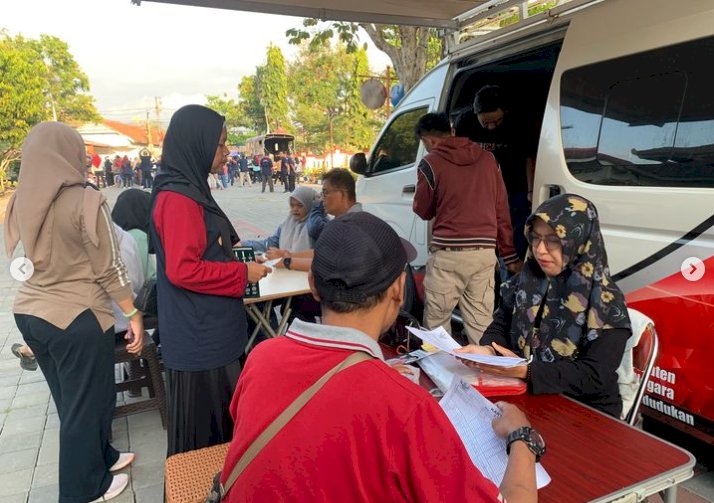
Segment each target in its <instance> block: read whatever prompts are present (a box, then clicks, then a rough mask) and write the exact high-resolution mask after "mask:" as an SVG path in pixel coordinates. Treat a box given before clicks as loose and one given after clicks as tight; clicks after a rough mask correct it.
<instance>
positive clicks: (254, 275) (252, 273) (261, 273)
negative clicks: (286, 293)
mask: <svg viewBox="0 0 714 503" xmlns="http://www.w3.org/2000/svg"><path fill="white" fill-rule="evenodd" d="M245 265H246V267H247V268H248V283H257V282H258V281H260V280H261V279H263V278H264V277H266V276H267V275H268V274H270V273H271V272H273V270H272V269H271V268H270V267H267V266H264V265H260V264H258V263H256V262H246V264H245Z"/></svg>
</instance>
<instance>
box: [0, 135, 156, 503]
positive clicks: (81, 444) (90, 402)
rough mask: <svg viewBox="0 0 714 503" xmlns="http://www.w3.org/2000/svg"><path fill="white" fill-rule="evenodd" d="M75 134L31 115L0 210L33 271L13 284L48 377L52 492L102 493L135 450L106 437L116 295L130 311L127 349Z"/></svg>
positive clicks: (103, 231)
mask: <svg viewBox="0 0 714 503" xmlns="http://www.w3.org/2000/svg"><path fill="white" fill-rule="evenodd" d="M86 171H87V168H86V167H85V149H84V142H83V141H82V138H81V137H80V136H79V134H78V133H77V132H76V131H75V130H74V129H72V128H71V127H69V126H67V125H65V124H62V123H59V122H43V123H41V124H38V125H37V126H35V127H34V128H32V130H31V131H30V133H29V134H28V135H27V138H26V139H25V142H24V143H23V146H22V164H21V167H20V178H19V184H18V189H17V191H16V192H15V194H14V195H13V197H12V199H11V200H10V203H9V205H8V209H7V214H6V216H5V226H4V232H5V251H6V252H7V254H8V256H12V254H13V252H14V251H15V249H16V247H17V245H18V244H19V243H22V248H23V250H24V256H25V257H26V258H27V259H29V260H30V261H31V262H32V264H33V265H34V273H33V274H32V276H31V277H30V278H29V279H27V281H25V282H24V283H23V285H22V286H21V287H20V289H19V291H18V294H17V297H16V298H15V305H14V308H13V312H14V313H15V322H16V323H17V326H18V328H19V329H20V332H21V333H22V336H23V338H24V339H25V342H26V343H27V345H28V346H30V348H31V349H32V352H33V353H34V354H35V357H36V358H37V362H38V363H39V365H40V368H41V369H42V372H43V373H44V375H45V378H46V379H47V384H48V386H49V388H50V391H51V393H52V398H53V399H54V401H55V404H56V405H57V413H58V415H59V418H60V433H59V434H60V454H59V458H60V459H59V480H60V486H59V501H60V503H85V502H91V501H106V500H107V499H111V498H113V497H114V496H116V495H118V494H119V493H121V492H122V491H123V490H124V488H125V487H126V486H127V484H128V476H127V475H125V474H118V475H112V474H111V472H112V471H115V470H119V469H121V468H123V467H125V466H126V465H128V464H129V463H131V461H132V460H133V459H134V455H133V454H131V453H123V454H121V455H120V453H119V452H117V451H116V450H115V449H114V448H113V447H112V446H111V445H110V444H109V433H110V432H111V423H112V416H113V412H114V405H115V400H116V394H115V391H114V328H113V327H114V314H113V313H112V308H111V301H112V300H113V301H115V302H116V303H117V304H118V305H119V306H120V308H121V310H122V312H123V313H124V315H125V316H126V317H127V318H128V319H129V324H130V327H131V328H130V330H129V332H128V333H129V338H130V342H129V344H127V348H128V349H129V351H131V352H134V353H138V352H140V351H141V347H142V338H143V324H142V317H141V313H140V312H138V311H137V310H136V309H135V308H134V306H133V302H132V291H131V285H130V283H129V279H128V275H127V270H126V267H125V266H124V264H123V262H122V260H121V257H120V255H119V248H118V245H117V239H116V236H115V234H114V231H113V228H112V223H111V218H110V215H109V207H108V206H107V204H106V202H105V199H104V196H103V195H102V194H101V192H99V191H98V190H97V189H96V188H94V187H92V186H91V185H86V184H85V178H86Z"/></svg>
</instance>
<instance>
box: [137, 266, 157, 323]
mask: <svg viewBox="0 0 714 503" xmlns="http://www.w3.org/2000/svg"><path fill="white" fill-rule="evenodd" d="M134 307H135V308H137V309H138V310H139V311H141V312H142V313H144V314H145V315H149V316H158V315H159V309H158V305H157V302H156V274H153V275H152V276H151V277H150V278H148V279H147V280H146V281H144V284H143V285H141V288H140V289H139V292H138V293H137V294H136V298H135V299H134Z"/></svg>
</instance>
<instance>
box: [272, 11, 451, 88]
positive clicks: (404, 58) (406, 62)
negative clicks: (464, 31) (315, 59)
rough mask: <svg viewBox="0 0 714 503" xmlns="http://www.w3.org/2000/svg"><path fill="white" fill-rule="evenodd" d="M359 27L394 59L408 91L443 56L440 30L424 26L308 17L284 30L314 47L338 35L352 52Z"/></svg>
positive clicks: (293, 40) (294, 40) (295, 41)
mask: <svg viewBox="0 0 714 503" xmlns="http://www.w3.org/2000/svg"><path fill="white" fill-rule="evenodd" d="M359 28H362V29H363V30H364V32H365V33H366V34H367V35H368V36H369V38H371V39H372V42H374V45H376V46H377V49H379V50H380V51H382V52H384V53H386V54H387V56H389V58H390V59H391V60H392V64H393V65H394V71H395V72H396V73H397V77H398V78H399V81H400V82H401V83H402V85H403V86H404V90H405V91H407V90H409V89H411V88H412V87H413V86H414V84H416V83H417V82H418V81H419V79H420V78H421V77H422V76H423V75H424V74H425V73H426V72H427V70H429V69H430V68H431V67H433V66H434V65H435V64H436V63H437V62H438V61H439V59H440V58H441V57H442V50H443V41H442V39H441V38H440V37H439V35H438V32H437V30H436V29H434V28H425V27H421V26H397V25H381V24H371V23H359V24H357V23H346V22H341V21H333V22H327V23H322V22H320V21H318V20H316V19H305V20H304V21H303V26H302V28H291V29H289V30H288V31H287V32H285V34H286V36H287V37H288V40H289V41H290V43H291V44H300V43H302V42H304V41H308V42H309V44H310V46H311V47H313V48H314V47H317V46H320V45H324V44H325V43H327V42H329V41H330V40H332V38H333V37H335V36H336V37H337V38H338V39H339V40H340V41H341V42H342V43H344V44H345V45H346V47H347V49H348V51H350V52H352V51H355V50H356V49H357V48H358V47H359Z"/></svg>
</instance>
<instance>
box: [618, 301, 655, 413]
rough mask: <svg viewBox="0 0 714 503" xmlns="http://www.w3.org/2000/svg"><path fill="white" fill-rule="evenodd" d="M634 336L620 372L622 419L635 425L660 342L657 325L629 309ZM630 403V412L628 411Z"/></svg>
mask: <svg viewBox="0 0 714 503" xmlns="http://www.w3.org/2000/svg"><path fill="white" fill-rule="evenodd" d="M627 311H628V314H629V316H630V321H631V322H632V336H631V337H630V339H629V340H628V343H627V346H626V347H625V354H624V356H623V358H622V363H620V367H619V368H618V369H617V375H618V384H619V386H620V394H621V395H622V397H623V410H622V419H623V420H624V421H625V422H627V424H630V425H634V424H635V422H636V421H637V416H638V413H639V410H640V405H641V404H642V398H643V397H644V395H645V391H646V389H647V381H649V378H650V374H651V372H652V367H654V362H655V360H656V359H657V353H658V350H659V340H658V337H657V331H656V330H655V325H654V322H653V321H652V320H651V319H650V318H648V317H647V316H645V315H644V314H642V313H641V312H639V311H637V310H636V309H628V310H627ZM630 401H631V403H632V404H631V405H630V406H629V410H626V407H627V405H628V403H629V402H630Z"/></svg>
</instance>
